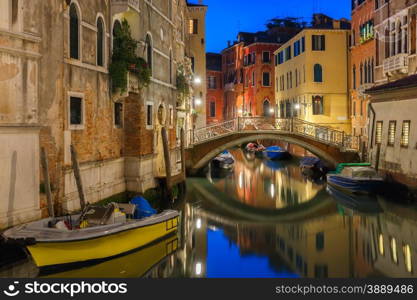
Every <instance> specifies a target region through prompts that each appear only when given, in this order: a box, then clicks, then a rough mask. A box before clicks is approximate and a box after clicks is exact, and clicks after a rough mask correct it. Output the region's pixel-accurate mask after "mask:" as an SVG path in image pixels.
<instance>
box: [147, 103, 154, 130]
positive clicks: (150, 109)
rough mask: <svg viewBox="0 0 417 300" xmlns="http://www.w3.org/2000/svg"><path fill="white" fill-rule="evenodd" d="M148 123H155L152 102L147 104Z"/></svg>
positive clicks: (150, 124) (149, 124) (148, 124)
mask: <svg viewBox="0 0 417 300" xmlns="http://www.w3.org/2000/svg"><path fill="white" fill-rule="evenodd" d="M146 125H147V126H152V125H153V106H152V105H150V104H148V105H147V106H146Z"/></svg>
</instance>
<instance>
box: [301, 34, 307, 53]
mask: <svg viewBox="0 0 417 300" xmlns="http://www.w3.org/2000/svg"><path fill="white" fill-rule="evenodd" d="M305 51H306V38H305V37H304V36H303V37H302V38H301V52H302V53H303V52H305Z"/></svg>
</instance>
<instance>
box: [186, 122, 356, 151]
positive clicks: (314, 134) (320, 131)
mask: <svg viewBox="0 0 417 300" xmlns="http://www.w3.org/2000/svg"><path fill="white" fill-rule="evenodd" d="M245 131H258V132H259V133H262V132H268V133H270V132H271V131H275V132H277V133H287V134H288V133H290V134H294V135H298V136H304V137H308V138H310V139H312V140H315V141H318V142H320V143H324V144H327V145H332V146H336V147H338V148H340V149H341V150H342V151H352V152H358V151H359V147H360V140H359V137H357V136H352V135H349V134H346V133H345V132H343V131H340V130H336V129H333V128H331V127H326V126H321V125H317V124H314V123H311V122H307V121H304V120H301V119H297V118H274V117H238V118H235V119H232V120H229V121H226V122H221V123H217V124H213V125H210V126H207V127H204V128H200V129H197V130H192V131H190V140H191V144H200V143H204V142H208V141H210V140H214V139H216V138H219V137H223V136H226V135H230V134H233V133H241V132H245Z"/></svg>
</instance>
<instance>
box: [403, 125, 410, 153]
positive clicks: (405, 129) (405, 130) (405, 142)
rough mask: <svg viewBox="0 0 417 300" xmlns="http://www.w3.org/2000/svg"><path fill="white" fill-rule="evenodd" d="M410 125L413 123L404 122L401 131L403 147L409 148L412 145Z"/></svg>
mask: <svg viewBox="0 0 417 300" xmlns="http://www.w3.org/2000/svg"><path fill="white" fill-rule="evenodd" d="M410 125H411V121H404V122H403V127H402V130H401V147H408V145H409V143H410Z"/></svg>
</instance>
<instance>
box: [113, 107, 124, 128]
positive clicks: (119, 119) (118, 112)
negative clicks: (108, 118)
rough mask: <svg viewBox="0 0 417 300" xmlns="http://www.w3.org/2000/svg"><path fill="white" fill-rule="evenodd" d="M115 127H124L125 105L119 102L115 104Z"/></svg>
mask: <svg viewBox="0 0 417 300" xmlns="http://www.w3.org/2000/svg"><path fill="white" fill-rule="evenodd" d="M114 126H115V127H116V128H122V127H123V104H122V103H119V102H116V103H114Z"/></svg>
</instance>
